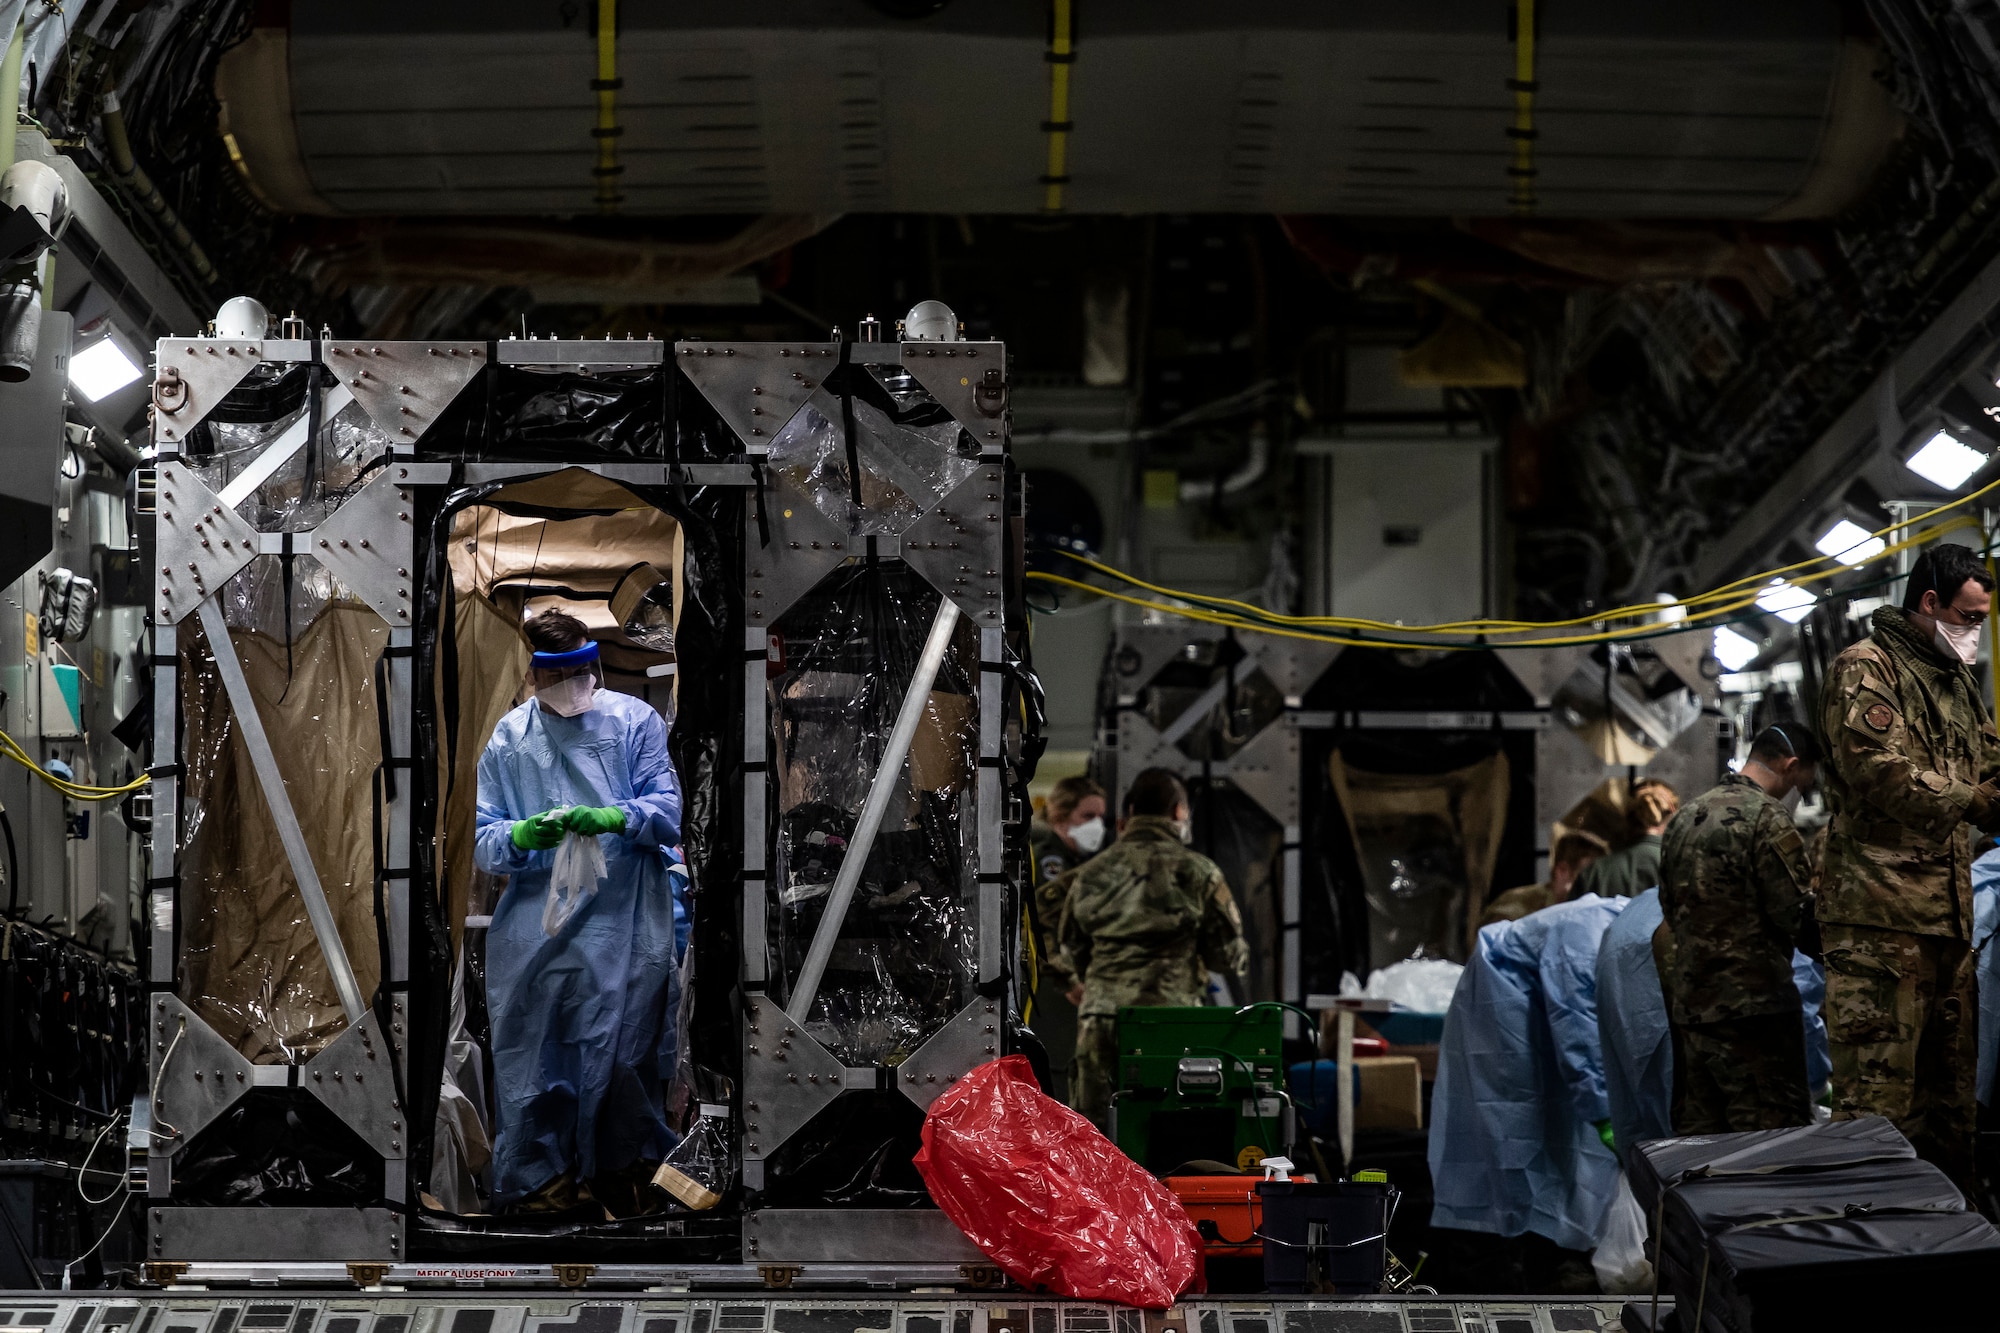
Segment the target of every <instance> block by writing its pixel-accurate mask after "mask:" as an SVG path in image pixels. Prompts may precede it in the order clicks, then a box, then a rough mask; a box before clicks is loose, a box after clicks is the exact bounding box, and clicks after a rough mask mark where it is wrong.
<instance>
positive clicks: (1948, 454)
mask: <svg viewBox="0 0 2000 1333" xmlns="http://www.w3.org/2000/svg"><path fill="white" fill-rule="evenodd" d="M1986 457H1987V456H1986V455H1985V454H1983V453H1981V452H1980V451H1979V450H1977V449H1975V448H1973V447H1972V446H1971V445H1969V444H1967V443H1965V441H1963V440H1961V439H1959V438H1958V437H1957V436H1955V435H1953V434H1952V433H1951V432H1950V431H1948V430H1941V431H1939V432H1938V433H1937V434H1935V435H1933V436H1931V437H1930V439H1928V440H1926V441H1924V446H1923V448H1921V449H1919V450H1917V451H1916V452H1915V453H1913V454H1911V455H1910V456H1909V457H1908V458H1907V459H1905V460H1904V461H1903V466H1904V467H1906V468H1908V469H1909V470H1910V471H1912V472H1914V473H1916V474H1917V475H1918V476H1920V477H1922V478H1923V479H1924V480H1925V481H1927V482H1929V483H1930V484H1931V485H1933V486H1938V487H1942V488H1943V489H1945V490H1947V491H1955V490H1957V489H1958V488H1959V487H1961V486H1963V485H1965V483H1966V482H1967V481H1968V480H1969V479H1970V478H1971V476H1972V474H1973V473H1975V472H1977V471H1979V469H1981V468H1983V467H1985V466H1986Z"/></svg>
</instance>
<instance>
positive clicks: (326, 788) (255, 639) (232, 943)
mask: <svg viewBox="0 0 2000 1333" xmlns="http://www.w3.org/2000/svg"><path fill="white" fill-rule="evenodd" d="M180 629H181V642H182V645H183V648H182V661H181V691H182V702H181V708H182V712H183V714H184V716H185V718H186V731H185V737H184V745H183V755H184V761H185V769H184V772H183V775H182V785H181V792H182V797H181V802H182V804H181V821H180V826H179V831H180V835H181V843H180V848H179V851H180V870H181V894H180V905H181V913H182V920H181V923H180V928H181V942H182V991H181V994H182V998H183V999H184V1000H185V1001H186V1002H187V1003H188V1004H189V1005H190V1006H191V1007H193V1008H194V1009H195V1011H196V1012H197V1013H199V1014H200V1015H201V1016H202V1017H203V1018H204V1019H206V1020H207V1021H208V1023H209V1024H210V1025H211V1026H213V1027H214V1028H215V1029H216V1031H217V1032H219V1033H221V1034H222V1036H223V1038H224V1040H226V1041H228V1042H230V1043H231V1044H232V1045H234V1046H236V1047H237V1048H238V1049H239V1050H241V1051H242V1052H243V1054H244V1055H245V1056H247V1057H248V1058H249V1059H251V1060H253V1061H256V1062H258V1063H265V1064H271V1063H288V1062H296V1061H299V1060H302V1059H304V1058H306V1057H307V1056H309V1055H311V1054H312V1053H313V1052H314V1051H316V1050H318V1049H319V1048H320V1047H321V1046H322V1045H324V1044H325V1043H326V1042H327V1041H328V1040H329V1039H330V1038H331V1037H332V1036H333V1035H334V1034H335V1033H337V1032H338V1031H340V1030H341V1029H342V1028H343V1027H345V1026H346V1018H345V1015H344V1014H343V1013H342V1011H341V1008H340V1002H339V999H338V997H337V995H336V994H335V992H334V989H333V983H332V980H331V979H330V977H329V976H328V974H327V970H326V963H325V960H324V958H323V957H322V955H321V953H320V949H319V942H318V940H317V939H316V938H315V936H314V935H313V931H312V926H311V923H310V922H309V921H308V920H307V919H306V913H305V904H304V901H303V900H302V899H301V898H300V896H299V890H298V886H297V883H296V882H295V881H294V879H293V877H292V871H291V864H290V862H289V861H288V860H287V859H286V856H285V851H284V847H283V845H282V844H281V843H280V842H279V839H278V832H277V827H276V825H275V823H274V822H273V821H272V818H271V814H270V810H269V807H268V806H267V805H266V803H265V800H264V796H263V792H262V790H261V789H260V788H259V787H258V785H257V779H256V774H255V772H254V771H253V770H252V768H251V765H250V755H249V751H248V749H247V748H246V747H245V746H244V744H243V741H242V737H241V735H240V733H239V730H238V728H237V727H236V725H235V722H234V711H233V710H232V708H231V707H230V703H229V698H228V696H227V694H225V693H224V691H223V688H222V681H221V678H220V677H219V676H218V675H217V674H216V668H215V661H214V658H213V656H212V655H211V646H210V645H209V643H208V642H207V640H206V638H205V637H204V636H203V634H202V632H201V625H200V622H199V621H197V620H195V619H194V618H192V617H190V618H189V619H188V620H186V621H183V622H182V624H181V627H180ZM230 637H231V640H232V644H231V651H234V652H235V653H236V654H237V656H238V658H239V660H241V662H242V664H243V671H244V675H245V677H246V678H247V680H248V682H249V685H250V690H251V693H252V694H253V695H255V696H256V699H257V708H258V713H259V715H260V716H261V717H262V718H263V721H264V728H265V730H266V732H267V733H268V734H269V735H270V736H271V737H272V738H273V747H274V749H275V751H276V754H277V761H278V768H279V771H280V772H281V773H283V775H284V779H285V788H286V791H287V792H288V794H289V796H290V799H291V803H292V807H293V809H294V810H296V811H298V812H299V813H300V815H301V819H300V825H301V827H302V829H303V831H304V833H305V838H306V843H307V846H308V847H309V849H310V850H311V853H312V858H313V865H314V868H315V869H316V870H317V871H318V873H319V879H320V885H321V887H322V888H323V889H324V890H325V892H326V896H327V900H328V902H329V903H330V904H331V905H332V908H333V912H334V916H335V919H336V920H337V921H338V922H339V925H340V935H341V941H342V943H343V944H344V945H345V946H346V949H347V955H348V958H349V960H350V961H351V962H352V963H353V966H354V971H355V975H356V978H357V979H358V980H359V982H360V986H361V992H362V994H363V995H371V994H373V993H374V990H375V987H376V983H377V981H378V979H379V977H380V973H381V969H380V953H379V950H378V948H377V943H376V927H375V917H374V872H375V867H374V855H373V849H372V848H371V847H370V845H369V840H368V838H367V837H366V836H356V830H366V829H368V828H369V827H370V824H371V820H372V814H373V788H372V784H373V777H374V772H375V768H376V765H377V763H378V762H379V760H380V756H381V744H380V731H379V727H378V722H377V717H376V711H375V666H376V662H377V659H378V658H380V656H381V654H382V649H383V648H384V647H385V646H386V645H387V643H388V628H387V627H386V626H385V625H383V623H382V622H381V620H380V619H379V618H378V617H377V616H376V615H375V614H374V613H373V612H372V611H369V610H367V609H365V608H362V607H360V606H358V605H353V604H346V603H342V604H335V605H332V606H329V607H327V608H326V609H325V610H324V611H323V612H322V613H321V614H320V615H319V617H318V618H317V619H315V620H314V621H313V622H312V623H311V624H310V625H308V626H307V627H306V628H305V630H304V631H303V632H302V633H301V634H300V635H299V636H298V642H297V643H296V644H295V645H294V648H293V652H292V655H291V658H292V660H291V666H290V671H289V674H288V672H287V666H286V652H285V646H284V644H283V643H282V642H279V641H277V640H275V639H272V638H271V637H269V636H267V635H265V634H262V633H259V632H257V631H255V630H247V631H232V633H231V636H230Z"/></svg>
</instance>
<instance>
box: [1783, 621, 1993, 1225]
mask: <svg viewBox="0 0 2000 1333" xmlns="http://www.w3.org/2000/svg"><path fill="white" fill-rule="evenodd" d="M1872 628H1873V630H1874V632H1873V633H1872V634H1871V635H1870V636H1869V637H1868V638H1866V639H1863V640H1862V641H1861V642H1860V643H1857V644H1855V645H1854V646H1853V647H1851V648H1848V649H1847V650H1846V651H1845V652H1843V653H1841V654H1840V656H1839V657H1837V658H1835V659H1834V662H1833V665H1832V667H1831V668H1830V669H1829V671H1828V673H1827V681H1826V685H1825V687H1824V689H1823V690H1822V691H1821V694H1820V730H1821V733H1822V734H1823V735H1824V736H1825V738H1826V740H1827V742H1828V745H1829V747H1830V749H1829V762H1828V764H1827V766H1826V767H1827V770H1828V771H1827V773H1826V777H1825V783H1826V789H1827V798H1828V804H1829V805H1830V806H1831V807H1832V809H1833V820H1832V823H1831V824H1829V825H1828V827H1827V831H1826V841H1825V844H1824V846H1823V848H1822V852H1821V857H1822V860H1821V868H1820V886H1819V900H1818V914H1819V919H1820V925H1821V939H1822V942H1823V946H1824V949H1825V955H1826V1028H1827V1037H1828V1039H1829V1040H1830V1042H1831V1043H1832V1048H1833V1113H1834V1116H1835V1117H1836V1118H1843V1119H1844V1118H1847V1117H1851V1116H1860V1115H1883V1116H1887V1117H1888V1118H1889V1119H1890V1120H1892V1121H1894V1122H1895V1123H1896V1125H1897V1127H1898V1128H1900V1129H1901V1130H1902V1131H1903V1132H1904V1133H1905V1134H1906V1135H1908V1136H1909V1138H1910V1141H1911V1142H1912V1143H1914V1144H1915V1145H1916V1147H1917V1151H1918V1152H1919V1153H1920V1154H1922V1155H1923V1156H1924V1157H1925V1158H1927V1159H1929V1160H1930V1161H1932V1162H1934V1163H1936V1164H1937V1165H1938V1166H1939V1167H1941V1168H1943V1169H1944V1170H1945V1171H1946V1172H1947V1173H1949V1174H1950V1175H1951V1176H1952V1178H1953V1179H1954V1180H1956V1181H1957V1182H1959V1184H1960V1185H1961V1186H1968V1185H1969V1184H1970V1182H1971V1180H1972V1136H1973V1123H1974V1109H1973V1072H1974V1046H1975V1041H1976V1037H1977V1031H1976V1029H1977V1025H1978V1023H1977V1009H1976V1007H1975V1004H1974V994H1973V959H1972V950H1971V945H1970V941H1971V938H1972V879H1971V866H1972V847H1973V843H1974V841H1975V840H1976V837H1977V834H1976V833H1975V831H1974V829H1973V827H1972V825H1971V824H1969V823H1967V822H1966V811H1967V807H1968V806H1969V805H1971V804H1972V802H1973V794H1974V792H1973V789H1974V787H1975V786H1976V785H1977V784H1978V783H1979V782H1981V781H1982V780H1983V779H1988V778H1991V777H1992V776H1993V775H1994V773H1995V772H1996V768H2000V739H1996V737H1995V735H1994V732H1993V724H1992V722H1991V720H1990V719H1988V718H1987V717H1986V716H1985V712H1984V709H1983V708H1982V707H1981V705H1980V701H1979V691H1978V689H1977V687H1976V685H1975V682H1974V678H1973V676H1972V673H1971V671H1970V670H1969V669H1967V668H1965V667H1963V666H1961V665H1960V664H1959V663H1957V662H1956V661H1952V662H1947V661H1945V660H1944V659H1943V658H1942V657H1940V656H1939V655H1938V654H1937V653H1936V652H1935V651H1934V649H1933V648H1932V646H1931V643H1930V642H1929V640H1928V638H1927V637H1926V636H1924V635H1923V634H1922V633H1921V632H1919V631H1918V630H1917V628H1916V627H1915V626H1914V625H1913V624H1911V622H1910V619H1909V614H1908V613H1907V612H1905V611H1903V610H1902V609H1900V608H1897V607H1883V608H1881V609H1879V610H1877V611H1876V612H1875V616H1874V620H1873V623H1872Z"/></svg>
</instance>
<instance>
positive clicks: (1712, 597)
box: [1028, 481, 2000, 652]
mask: <svg viewBox="0 0 2000 1333" xmlns="http://www.w3.org/2000/svg"><path fill="white" fill-rule="evenodd" d="M1996 488H2000V481H1995V482H1991V483H1989V484H1987V485H1985V486H1982V487H1980V488H1979V489H1978V490H1976V491H1973V492H1972V493H1971V494H1969V495H1966V496H1963V497H1961V498H1960V499H1957V500H1954V501H1952V502H1950V503H1949V504H1945V505H1941V506H1939V507H1938V508H1937V509H1934V510H1932V511H1931V512H1930V513H1928V514H1925V515H1923V516H1922V517H1921V518H1918V519H1908V520H1905V521H1903V522H1900V523H1892V524H1890V525H1889V526H1887V527H1885V528H1881V529H1878V530H1877V531H1875V532H1873V533H1870V534H1868V536H1867V537H1865V538H1863V539H1861V540H1860V541H1859V542H1857V543H1856V544H1855V546H1852V547H1849V548H1848V550H1847V551H1843V552H1836V553H1834V554H1832V555H1820V556H1814V557H1812V558H1811V559H1807V560H1800V561H1796V562H1794V563H1792V564H1789V565H1783V566H1780V567H1778V568H1776V569H1767V570H1765V571H1763V572H1762V573H1758V574H1748V575H1745V576H1744V577H1742V578H1739V579H1734V580H1731V581H1730V582H1728V583H1725V584H1722V585H1721V586H1720V587H1717V588H1713V589H1710V590H1709V591H1707V592H1704V593H1699V594H1696V595H1695V596H1693V597H1689V598H1687V599H1685V600H1682V601H1653V602H1640V603H1635V604H1633V605H1630V606H1620V607H1613V608H1611V609H1609V610H1605V611H1600V612H1595V613H1593V614H1591V615H1587V616H1576V617H1573V618H1571V619H1568V620H1549V621H1524V620H1500V619H1477V620H1460V621H1448V622H1445V623H1442V624H1436V625H1403V624H1397V623H1394V622H1391V621H1382V620H1369V619H1364V618H1359V617H1351V616H1290V615H1282V614H1280V613H1278V612H1275V611H1268V610H1265V609H1264V608H1262V607H1259V606H1255V605H1252V604H1251V603H1249V602H1243V601H1238V600H1236V599H1234V598H1228V597H1210V596H1206V595H1204V594H1201V593H1194V592H1185V591H1181V590H1178V589H1174V588H1165V587H1161V586H1159V585H1158V584H1153V583H1148V582H1146V581H1145V580H1144V579H1141V578H1138V577H1137V576H1135V575H1132V574H1128V573H1126V572H1125V571H1123V570H1120V569H1116V568H1114V567H1112V566H1110V565H1107V564H1103V563H1101V562H1099V561H1096V560H1092V559H1090V558H1088V557H1087V556H1082V555H1078V554H1076V553H1075V552H1072V551H1067V550H1063V549H1061V548H1059V547H1049V548H1044V550H1043V551H1041V552H1038V554H1047V555H1058V556H1061V557H1063V558H1064V559H1066V560H1069V561H1072V562H1074V563H1075V564H1077V565H1080V566H1082V567H1083V568H1084V570H1085V571H1087V572H1088V573H1094V574H1097V575H1100V576H1102V577H1104V578H1106V579H1110V580H1112V581H1113V582H1114V583H1115V584H1117V585H1119V586H1118V587H1111V588H1107V587H1102V586H1099V585H1097V584H1093V583H1088V582H1085V581H1084V580H1083V579H1082V578H1071V577H1068V576H1066V575H1062V574H1054V573H1049V572H1047V571H1045V570H1030V571H1029V572H1028V578H1029V579H1030V580H1031V581H1033V582H1037V583H1043V584H1048V585H1052V586H1055V587H1061V588H1069V589H1072V590H1074V591H1078V592H1083V593H1088V594H1091V595H1093V596H1096V597H1102V598H1107V599H1109V600H1111V601H1117V602H1124V603H1126V604H1127V605H1130V606H1138V607H1143V608H1145V609H1147V610H1150V611H1159V612H1164V613H1167V614H1169V615H1176V616H1181V617H1184V618H1186V619H1189V620H1196V621H1201V622H1203V623H1205V624H1212V625H1222V626H1225V627H1227V628H1230V629H1237V630H1243V631H1246V632H1249V633H1255V634H1274V635H1278V636H1281V637H1284V638H1295V639H1316V640H1323V641H1325V642H1329V643H1338V644H1344V645H1347V646H1349V647H1361V648H1419V649H1430V650H1441V651H1445V652H1465V651H1479V650H1483V649H1487V648H1559V647H1570V646H1574V645H1579V644H1595V643H1627V642H1632V641H1635V640H1640V639H1652V638H1659V637H1661V636H1664V635H1668V634H1685V633H1687V632H1689V631H1690V630H1696V629H1713V628H1716V627H1718V626H1721V625H1728V624H1735V623H1741V622H1743V621H1746V620H1752V619H1756V618H1758V617H1759V616H1761V615H1762V614H1763V612H1762V611H1760V610H1759V609H1758V599H1759V598H1762V597H1767V596H1769V594H1770V593H1771V591H1772V589H1773V585H1774V584H1775V585H1779V586H1789V587H1803V586H1805V585H1807V584H1811V583H1819V582H1824V581H1825V580H1828V579H1832V578H1835V577H1837V576H1839V575H1841V574H1844V573H1846V572H1847V571H1849V570H1851V569H1859V568H1862V567H1863V566H1868V565H1876V564H1880V563H1881V562H1883V561H1886V560H1889V559H1891V558H1892V557H1894V556H1897V555H1900V554H1901V553H1903V552H1904V551H1908V550H1912V549H1915V548H1917V547H1920V546H1923V545H1926V544H1928V543H1930V542H1931V541H1934V540H1936V539H1937V538H1938V537H1941V536H1943V535H1944V534H1946V533H1949V532H1956V531H1961V530H1964V529H1966V528H1975V529H1977V528H1980V523H1979V521H1978V520H1977V519H1975V518H1973V517H1972V516H1971V515H1969V514H1958V515H1956V516H1954V517H1951V518H1949V519H1947V520H1945V521H1944V522H1941V523H1935V524H1931V525H1930V526H1927V527H1924V528H1923V529H1922V530H1921V531H1918V532H1915V533H1914V534H1913V535H1910V536H1906V537H1900V538H1897V539H1896V540H1890V538H1891V537H1892V536H1894V535H1895V534H1897V533H1900V532H1903V531H1905V530H1908V529H1913V528H1916V526H1917V525H1918V524H1919V523H1926V524H1930V521H1931V520H1932V519H1935V518H1937V517H1938V516H1939V515H1941V514H1945V513H1947V512H1948V511H1950V510H1954V509H1960V508H1962V507H1963V506H1965V505H1968V504H1970V503H1972V502H1973V501H1974V500H1977V499H1979V498H1980V497H1982V496H1984V495H1987V494H1989V493H1991V492H1992V491H1994V490H1995V489H1996ZM1874 540H1881V541H1882V542H1883V543H1884V545H1883V547H1882V549H1881V550H1879V551H1876V552H1874V553H1872V554H1869V555H1866V556H1863V557H1861V558H1859V559H1852V560H1850V559H1849V558H1848V557H1849V556H1850V555H1852V554H1853V552H1854V551H1855V550H1857V549H1858V548H1859V547H1860V546H1863V545H1866V544H1867V543H1868V542H1870V541H1874ZM1992 545H1993V543H1992V541H1991V540H1990V537H1987V536H1986V534H1984V533H1983V530H1982V543H1981V548H1982V553H1988V555H1989V564H1990V563H1991V560H1990V547H1991V546H1992ZM1899 577H1901V575H1899V574H1891V575H1888V576H1886V577H1884V578H1881V579H1879V580H1876V581H1875V582H1877V583H1889V582H1893V581H1894V580H1895V579H1896V578H1899ZM1871 586H1872V585H1871ZM1121 588H1123V589H1135V590H1137V592H1136V593H1135V592H1133V591H1121V590H1120V589H1121ZM1850 591H1852V589H1850ZM1139 593H1144V594H1150V595H1149V596H1140V595H1138V594H1139ZM1161 598H1170V599H1172V601H1171V602H1168V601H1162V600H1159V599H1161ZM1037 609H1042V610H1044V613H1045V614H1046V609H1045V608H1037ZM1676 612H1677V613H1679V615H1678V617H1677V618H1676V619H1675V620H1674V621H1672V622H1670V623H1665V624H1663V623H1661V622H1660V621H1659V620H1658V619H1657V617H1659V616H1661V615H1664V614H1669V613H1676ZM1618 622H1625V623H1622V624H1620V623H1618ZM1578 629H1582V630H1583V632H1582V633H1564V632H1563V631H1570V630H1578Z"/></svg>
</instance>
